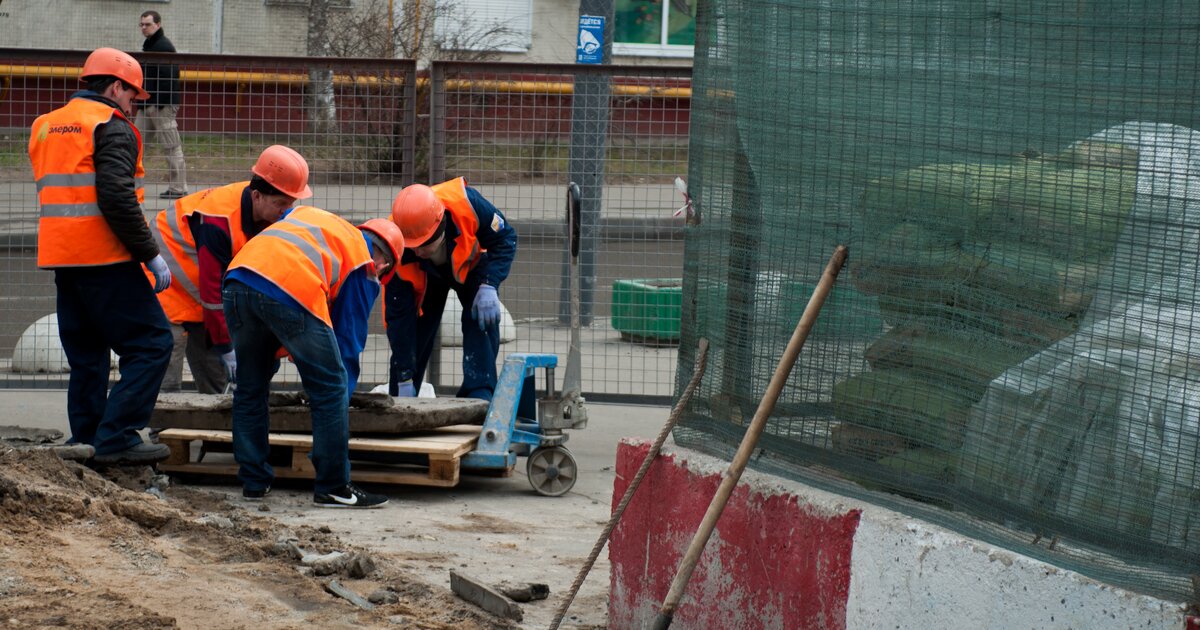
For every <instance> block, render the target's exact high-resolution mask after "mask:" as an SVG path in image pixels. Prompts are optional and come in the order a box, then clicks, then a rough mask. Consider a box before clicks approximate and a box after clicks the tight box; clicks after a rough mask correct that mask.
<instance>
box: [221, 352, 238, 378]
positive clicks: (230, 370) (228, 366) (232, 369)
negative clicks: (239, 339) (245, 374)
mask: <svg viewBox="0 0 1200 630" xmlns="http://www.w3.org/2000/svg"><path fill="white" fill-rule="evenodd" d="M221 363H222V364H223V365H224V366H225V376H227V377H228V378H229V382H230V383H236V382H237V355H236V354H234V353H233V350H230V351H229V352H226V353H225V354H222V355H221Z"/></svg>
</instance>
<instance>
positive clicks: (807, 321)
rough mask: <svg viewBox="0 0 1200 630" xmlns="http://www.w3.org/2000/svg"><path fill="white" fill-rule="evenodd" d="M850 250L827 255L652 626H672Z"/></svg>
mask: <svg viewBox="0 0 1200 630" xmlns="http://www.w3.org/2000/svg"><path fill="white" fill-rule="evenodd" d="M849 253H850V252H849V250H848V249H846V246H845V245H838V247H837V249H836V250H834V252H833V256H832V257H830V259H829V263H828V264H827V265H825V272H824V273H823V274H821V281H820V282H818V283H817V287H816V288H815V289H814V290H813V293H812V297H811V298H809V300H808V306H806V307H805V308H804V313H803V314H802V315H801V316H800V321H799V322H798V323H797V324H796V330H795V332H793V333H792V338H791V340H790V341H788V345H787V348H785V349H784V351H783V356H782V357H781V358H780V359H779V365H778V366H776V367H775V374H774V375H773V376H772V377H771V382H770V384H768V385H767V391H766V392H764V393H763V397H762V401H761V402H759V404H758V411H756V412H755V413H754V419H753V420H752V421H751V422H750V427H749V428H748V429H746V435H745V436H744V437H743V438H742V443H741V445H740V446H739V447H738V450H737V453H736V454H735V455H734V456H733V461H732V462H730V464H729V470H727V471H726V473H725V478H724V479H723V480H722V481H721V485H720V487H718V488H717V493H716V494H715V495H713V499H712V502H711V503H709V504H708V511H707V512H705V514H704V520H702V521H700V529H699V530H697V531H696V536H695V537H694V538H692V544H691V545H690V546H689V547H688V550H687V553H685V554H684V555H683V560H681V561H680V563H679V570H678V571H677V572H676V573H675V579H674V580H672V581H671V589H670V590H669V591H668V592H667V597H666V599H664V600H663V604H662V608H661V609H660V610H659V613H658V617H656V618H655V619H654V625H653V628H654V630H666V629H667V628H670V627H671V620H672V618H673V617H674V615H675V609H676V608H678V607H679V601H680V600H681V599H683V591H684V589H686V588H687V584H688V581H689V580H690V579H691V578H692V572H693V571H695V569H696V564H697V563H698V562H699V561H700V554H702V553H703V552H704V547H705V546H706V545H707V544H708V539H709V538H710V537H711V536H712V533H713V529H715V528H716V526H717V519H719V518H720V517H721V512H722V511H724V510H725V504H726V503H728V502H729V497H730V495H732V494H733V489H734V487H736V486H737V483H738V480H740V479H741V478H742V472H743V471H745V470H746V464H747V463H748V462H749V461H750V455H751V454H752V453H753V452H754V449H755V448H756V447H757V445H758V439H759V437H761V436H762V432H763V429H765V428H766V426H767V420H768V419H769V418H770V417H771V412H772V411H774V410H775V402H776V401H778V400H779V394H780V392H782V391H783V386H784V384H785V383H787V380H788V376H789V375H790V374H791V373H792V366H794V365H795V364H796V358H797V357H798V356H799V355H800V349H801V348H803V347H804V341H805V340H806V339H807V338H808V333H809V332H811V331H812V327H813V324H814V323H816V320H817V315H818V314H819V313H820V312H821V306H822V305H823V304H824V303H825V298H826V297H828V296H829V291H830V290H831V289H833V283H834V281H836V280H837V276H838V272H840V271H841V270H842V266H843V265H844V264H846V257H847V256H848V255H849Z"/></svg>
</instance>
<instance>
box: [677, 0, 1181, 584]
mask: <svg viewBox="0 0 1200 630" xmlns="http://www.w3.org/2000/svg"><path fill="white" fill-rule="evenodd" d="M697 20H698V29H697V47H696V57H695V79H694V85H693V93H694V95H695V96H694V100H693V106H692V117H693V118H692V130H691V163H690V167H689V171H690V172H689V174H690V180H689V181H690V192H691V194H692V196H693V198H694V200H695V202H696V208H697V211H698V215H697V217H696V218H695V219H693V220H692V221H691V225H690V227H689V229H688V231H687V237H686V238H687V241H686V257H685V260H686V262H685V271H684V274H685V277H684V297H685V299H684V305H683V326H682V332H683V339H682V342H681V346H680V348H681V351H680V356H679V364H678V365H679V370H678V372H679V375H678V384H679V387H680V388H681V387H682V386H683V385H684V384H685V383H686V382H687V380H688V379H689V377H690V370H691V366H692V364H693V361H694V348H695V346H696V342H697V340H698V338H699V337H701V336H704V337H708V338H709V339H710V340H711V341H712V343H713V351H712V353H711V355H710V361H709V368H708V371H707V375H706V376H705V379H704V381H703V384H702V386H701V389H700V391H699V392H698V394H697V396H696V398H695V399H694V401H693V404H692V405H691V407H690V408H689V409H688V412H687V414H686V418H685V423H684V424H683V426H682V427H681V428H680V429H679V430H678V431H677V435H676V439H677V440H678V442H679V443H680V444H683V445H686V446H689V447H693V448H697V449H700V450H703V451H707V452H710V453H713V454H717V455H723V456H727V455H728V454H729V453H730V452H732V449H733V447H734V446H735V445H736V444H737V442H738V441H739V440H740V438H741V435H742V433H743V431H744V427H745V425H746V423H748V422H749V419H750V418H751V417H752V416H753V415H754V410H755V408H756V407H757V405H758V402H759V399H760V397H761V396H762V395H763V393H764V391H765V389H766V387H767V383H768V382H769V380H770V377H771V374H772V373H773V371H774V369H775V365H776V363H777V361H778V360H779V357H780V355H781V354H782V352H783V349H784V347H785V345H786V344H787V341H788V338H789V337H790V335H791V332H792V330H793V328H794V327H795V325H796V322H797V320H798V318H799V314H800V312H801V311H802V309H803V306H804V304H805V302H806V301H807V298H808V294H809V292H810V291H811V290H812V287H813V285H814V284H815V282H816V281H817V279H818V278H819V275H820V271H821V269H822V268H823V266H824V263H825V262H826V260H828V257H829V255H830V254H831V253H832V251H833V249H834V247H835V246H836V245H837V244H839V243H846V244H848V245H849V246H850V263H849V264H848V266H847V268H846V269H845V270H844V271H843V273H842V276H841V278H840V280H839V283H838V285H837V286H836V288H835V289H834V294H833V296H832V298H831V300H830V301H829V302H828V303H827V304H826V308H825V310H824V311H823V312H822V314H821V317H820V320H819V324H818V326H817V327H816V328H815V329H814V331H813V334H812V336H810V338H809V340H808V344H807V346H806V347H805V349H804V352H803V353H802V354H801V357H800V360H799V362H798V363H797V365H796V368H795V370H794V372H793V374H792V377H791V379H790V381H789V383H788V385H787V387H786V388H785V389H784V392H783V395H782V397H781V398H780V401H779V404H778V405H777V407H776V412H775V414H774V416H773V417H772V419H771V421H770V423H769V425H768V428H767V432H766V434H765V436H764V438H763V441H762V446H763V447H764V451H763V455H762V456H761V457H758V458H756V460H755V464H753V465H756V466H757V467H759V468H760V469H764V470H769V471H771V472H777V473H780V474H786V475H792V476H797V477H800V478H803V479H805V480H807V481H812V480H814V479H817V480H821V481H819V482H820V483H827V484H830V485H833V486H835V487H836V488H838V489H840V490H842V491H845V492H859V491H861V489H863V488H866V489H869V490H872V491H878V490H885V491H888V492H890V493H892V494H891V495H887V494H878V493H875V492H872V493H870V494H869V495H868V496H871V497H873V500H876V501H880V502H883V503H886V504H888V505H890V506H892V507H899V508H901V509H904V510H908V511H910V512H916V513H919V514H920V515H921V516H922V517H924V518H927V519H929V520H933V521H935V522H938V523H941V524H944V525H948V526H950V527H953V528H957V529H959V530H960V531H963V532H965V533H968V534H970V535H974V536H979V537H983V538H985V539H987V540H990V541H992V542H995V543H998V544H1003V545H1006V546H1008V547H1010V548H1013V549H1016V550H1018V551H1021V552H1023V553H1027V554H1030V555H1033V556H1035V557H1039V558H1041V559H1044V560H1048V561H1050V562H1052V563H1056V564H1059V565H1061V566H1066V567H1069V568H1072V569H1076V570H1080V571H1083V572H1085V573H1088V574H1090V575H1094V576H1096V577H1099V578H1100V579H1106V580H1108V581H1110V582H1115V583H1118V584H1121V585H1124V586H1128V587H1132V588H1135V589H1138V590H1142V591H1144V592H1148V593H1152V594H1156V595H1159V596H1164V597H1171V598H1176V599H1189V600H1190V599H1191V597H1192V587H1191V583H1190V581H1189V577H1190V575H1191V574H1193V573H1197V572H1198V571H1197V569H1196V567H1198V566H1200V465H1198V459H1200V301H1198V300H1200V295H1198V293H1197V289H1198V287H1197V282H1198V277H1200V132H1197V131H1194V130H1193V129H1194V128H1200V102H1198V99H1197V97H1198V96H1200V3H1196V2H1195V1H1194V0H1191V1H1187V2H1183V1H1167V2H1149V1H1148V0H1098V1H1097V0H1088V1H1079V0H1038V1H1034V0H1028V1H1023V2H1022V1H1015V0H987V1H972V0H942V1H931V0H884V1H880V0H870V1H868V0H844V1H840V2H831V1H829V0H820V1H817V0H813V1H808V2H803V1H795V2H769V1H760V2H754V1H742V2H738V1H723V0H714V1H712V2H707V3H701V4H700V7H699V13H698V18H697ZM814 471H816V472H819V473H820V476H818V475H817V474H816V472H814ZM831 471H832V472H835V473H836V477H837V478H839V479H840V480H842V481H828V479H829V478H828V476H827V475H828V473H829V472H831ZM850 482H853V483H850ZM864 494H866V493H864ZM893 496H894V497H901V496H902V497H904V498H903V499H900V498H889V497H893Z"/></svg>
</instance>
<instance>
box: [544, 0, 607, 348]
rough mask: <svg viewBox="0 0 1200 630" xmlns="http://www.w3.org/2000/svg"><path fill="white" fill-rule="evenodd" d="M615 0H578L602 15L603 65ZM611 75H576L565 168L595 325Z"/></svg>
mask: <svg viewBox="0 0 1200 630" xmlns="http://www.w3.org/2000/svg"><path fill="white" fill-rule="evenodd" d="M614 14H615V12H614V8H613V0H580V2H579V15H602V16H604V42H603V51H604V56H603V61H602V64H601V65H605V66H606V65H609V64H610V63H612V34H613V16H614ZM609 80H610V77H609V75H608V74H605V73H602V72H579V73H576V75H575V93H574V96H573V97H572V99H571V149H570V159H569V163H568V167H567V171H568V177H569V178H570V181H572V182H575V183H576V184H578V185H579V192H580V228H581V231H580V237H581V244H580V252H579V276H580V277H579V293H580V304H579V306H580V311H579V321H580V324H581V325H583V326H590V325H591V324H592V312H593V310H594V308H593V305H594V304H595V301H596V298H595V292H596V246H597V242H598V240H599V238H598V237H599V230H600V202H601V199H603V196H604V157H605V148H606V145H607V141H608V119H609V112H608V110H609V101H610V88H609ZM570 265H571V255H570V252H567V251H564V252H563V269H562V291H561V292H560V295H561V297H560V299H559V316H558V319H559V321H560V322H561V323H563V324H569V323H570V322H571V287H570Z"/></svg>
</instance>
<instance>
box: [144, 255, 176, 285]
mask: <svg viewBox="0 0 1200 630" xmlns="http://www.w3.org/2000/svg"><path fill="white" fill-rule="evenodd" d="M146 268H147V269H149V270H150V273H152V274H154V292H155V293H162V292H163V291H166V290H167V287H169V286H171V270H170V269H167V261H166V260H165V259H164V258H163V257H162V254H159V255H157V256H155V257H154V259H153V260H151V261H150V262H148V263H146Z"/></svg>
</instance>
